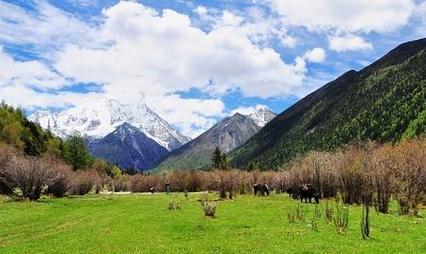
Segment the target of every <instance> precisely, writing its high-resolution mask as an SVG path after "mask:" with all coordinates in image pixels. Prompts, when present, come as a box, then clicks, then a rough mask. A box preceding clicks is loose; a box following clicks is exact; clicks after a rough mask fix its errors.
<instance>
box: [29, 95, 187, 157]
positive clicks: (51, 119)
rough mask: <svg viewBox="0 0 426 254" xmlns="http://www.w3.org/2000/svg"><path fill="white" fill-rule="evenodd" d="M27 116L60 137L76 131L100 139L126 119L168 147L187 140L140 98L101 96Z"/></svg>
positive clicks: (168, 148)
mask: <svg viewBox="0 0 426 254" xmlns="http://www.w3.org/2000/svg"><path fill="white" fill-rule="evenodd" d="M29 119H30V120H32V121H35V122H38V123H39V124H40V125H41V126H42V127H43V128H50V130H51V131H52V132H53V133H55V134H57V135H58V136H61V137H66V136H68V135H71V134H72V133H73V132H79V133H81V134H82V135H85V136H86V137H88V138H89V139H101V138H103V137H105V136H106V135H108V134H109V133H111V132H113V131H114V130H115V129H116V128H117V127H118V126H120V125H122V124H124V123H128V124H130V125H132V126H134V127H136V128H137V129H138V130H140V131H142V132H143V133H144V134H145V135H147V136H148V137H149V138H151V139H153V140H155V141H156V142H157V143H158V144H160V145H161V146H163V147H165V148H166V149H167V150H169V151H171V150H174V149H176V148H178V147H180V146H181V145H183V144H185V143H186V142H188V141H189V140H190V139H189V138H188V137H186V136H183V135H182V134H180V133H179V132H178V131H177V130H176V129H174V128H173V127H172V126H171V125H170V124H168V123H167V122H166V121H165V120H164V119H162V118H161V117H160V116H158V115H157V114H156V113H155V112H154V111H152V110H151V109H150V108H149V107H148V106H147V105H145V103H143V102H140V103H138V104H136V105H129V104H123V103H120V102H119V101H117V100H115V99H104V100H101V101H99V102H97V103H95V104H93V105H90V106H86V107H83V106H80V107H74V108H70V109H67V110H64V111H61V112H59V113H51V112H49V111H37V112H35V113H34V114H32V115H31V116H30V117H29Z"/></svg>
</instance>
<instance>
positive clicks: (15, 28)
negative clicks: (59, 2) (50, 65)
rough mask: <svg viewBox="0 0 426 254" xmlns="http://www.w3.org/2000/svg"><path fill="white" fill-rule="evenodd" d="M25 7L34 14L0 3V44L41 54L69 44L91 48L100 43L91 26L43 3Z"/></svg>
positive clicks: (37, 2) (38, 2)
mask: <svg viewBox="0 0 426 254" xmlns="http://www.w3.org/2000/svg"><path fill="white" fill-rule="evenodd" d="M29 4H30V5H31V4H32V5H34V6H33V7H34V11H33V10H31V11H30V10H24V9H22V8H20V7H18V6H16V5H13V4H9V3H6V2H3V1H0V42H3V43H13V44H17V45H31V46H32V48H33V50H35V51H37V52H38V53H40V52H39V51H43V52H42V53H45V54H51V52H52V48H56V49H60V48H61V47H62V46H63V45H65V44H67V43H69V42H73V43H78V44H80V45H92V46H93V45H98V44H99V43H100V41H99V39H100V37H99V35H98V33H97V31H96V29H94V28H93V26H92V25H90V24H88V23H86V22H83V21H81V20H80V19H78V18H76V17H75V16H73V15H71V14H69V13H66V12H64V11H62V10H60V9H58V8H55V7H54V6H52V5H50V4H48V3H47V2H45V1H36V2H35V3H29Z"/></svg>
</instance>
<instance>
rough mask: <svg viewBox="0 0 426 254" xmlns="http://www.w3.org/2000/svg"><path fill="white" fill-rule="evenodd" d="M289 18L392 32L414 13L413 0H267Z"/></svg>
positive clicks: (312, 25)
mask: <svg viewBox="0 0 426 254" xmlns="http://www.w3.org/2000/svg"><path fill="white" fill-rule="evenodd" d="M265 2H267V3H268V4H270V6H271V7H272V9H273V10H275V11H277V12H278V13H279V14H280V15H282V16H283V18H284V19H285V22H288V23H290V24H292V25H295V26H303V27H306V28H307V29H309V30H311V31H317V30H323V31H328V30H330V29H333V30H337V31H341V32H364V33H369V32H379V33H381V32H390V31H393V30H395V29H397V28H399V27H401V26H403V25H405V24H406V23H407V22H408V21H409V18H410V16H411V15H412V13H413V11H414V8H415V3H414V1H412V0H375V1H371V0H357V1H343V0H315V1H312V0H285V1H282V0H265Z"/></svg>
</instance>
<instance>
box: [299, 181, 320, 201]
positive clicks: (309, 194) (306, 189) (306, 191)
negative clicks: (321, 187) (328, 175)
mask: <svg viewBox="0 0 426 254" xmlns="http://www.w3.org/2000/svg"><path fill="white" fill-rule="evenodd" d="M312 198H314V200H315V203H317V204H318V203H319V195H318V193H317V191H316V189H315V187H314V186H313V185H312V184H310V183H305V184H302V185H301V186H300V202H303V200H305V203H308V200H309V203H311V202H312Z"/></svg>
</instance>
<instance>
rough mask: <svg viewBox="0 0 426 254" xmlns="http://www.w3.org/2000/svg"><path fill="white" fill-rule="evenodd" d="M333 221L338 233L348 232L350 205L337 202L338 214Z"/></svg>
mask: <svg viewBox="0 0 426 254" xmlns="http://www.w3.org/2000/svg"><path fill="white" fill-rule="evenodd" d="M333 221H334V225H335V227H336V231H337V232H338V233H340V234H344V233H346V231H347V230H348V223H349V207H348V206H346V205H339V204H336V216H335V217H334V218H333Z"/></svg>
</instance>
